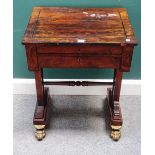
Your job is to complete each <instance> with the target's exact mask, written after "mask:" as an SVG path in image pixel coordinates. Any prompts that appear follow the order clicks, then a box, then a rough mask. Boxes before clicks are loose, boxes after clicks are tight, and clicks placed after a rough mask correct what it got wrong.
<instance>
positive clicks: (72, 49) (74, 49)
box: [37, 45, 122, 55]
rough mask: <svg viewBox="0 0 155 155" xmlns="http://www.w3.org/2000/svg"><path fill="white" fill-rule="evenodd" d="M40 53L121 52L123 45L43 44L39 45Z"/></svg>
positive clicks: (114, 53) (112, 53)
mask: <svg viewBox="0 0 155 155" xmlns="http://www.w3.org/2000/svg"><path fill="white" fill-rule="evenodd" d="M37 52H38V53H57V54H60V53H74V54H105V55H106V54H111V55H116V54H121V53H122V48H121V46H108V45H107V46H105V45H104V46H103V45H90V46H89V45H78V46H73V45H44V46H43V45H42V46H37Z"/></svg>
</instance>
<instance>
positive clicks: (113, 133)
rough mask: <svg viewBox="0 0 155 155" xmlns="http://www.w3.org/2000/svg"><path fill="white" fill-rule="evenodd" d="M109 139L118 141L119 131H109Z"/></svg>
mask: <svg viewBox="0 0 155 155" xmlns="http://www.w3.org/2000/svg"><path fill="white" fill-rule="evenodd" d="M111 137H112V139H113V140H115V141H118V140H119V139H120V137H121V132H120V131H111Z"/></svg>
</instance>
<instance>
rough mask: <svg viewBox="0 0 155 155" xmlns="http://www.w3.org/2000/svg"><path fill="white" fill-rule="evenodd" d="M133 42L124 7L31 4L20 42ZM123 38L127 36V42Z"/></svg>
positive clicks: (133, 38)
mask: <svg viewBox="0 0 155 155" xmlns="http://www.w3.org/2000/svg"><path fill="white" fill-rule="evenodd" d="M80 39H83V40H84V42H85V43H93V44H94V43H102V44H103V43H104V44H106V43H107V44H111V43H112V44H114V43H115V44H121V43H126V44H136V39H135V37H134V33H133V31H132V27H131V24H130V22H129V19H128V15H127V11H126V9H125V8H69V7H67V8H65V7H34V8H33V12H32V16H31V18H30V21H29V25H28V27H27V30H26V33H25V36H24V38H23V43H24V44H26V43H56V44H57V43H69V44H70V43H79V42H78V40H80ZM126 39H130V42H128V41H127V40H126Z"/></svg>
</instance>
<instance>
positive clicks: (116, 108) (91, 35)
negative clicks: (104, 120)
mask: <svg viewBox="0 0 155 155" xmlns="http://www.w3.org/2000/svg"><path fill="white" fill-rule="evenodd" d="M22 43H23V44H24V45H25V48H26V55H27V64H28V69H29V70H30V71H33V72H34V74H35V83H36V92H37V105H36V110H35V114H34V119H33V124H34V126H35V128H36V133H35V135H36V138H37V139H38V140H42V139H43V138H44V137H45V130H44V129H45V126H46V113H47V109H48V102H49V100H48V99H49V95H48V89H47V88H45V87H44V86H45V85H71V86H74V85H77V86H79V85H82V86H89V85H111V86H112V87H111V88H109V89H108V94H107V101H108V107H109V113H110V126H111V130H112V131H111V137H112V138H113V139H114V140H118V139H119V138H120V135H121V132H120V129H121V127H122V115H121V108H120V104H119V98H120V90H121V81H122V76H123V72H129V71H130V67H131V60H132V55H133V50H134V46H135V45H136V44H137V43H136V38H135V36H134V33H133V30H132V26H131V23H130V22H129V18H128V14H127V10H126V9H125V8H69V7H34V8H33V11H32V15H31V17H30V20H29V23H28V26H27V29H26V32H25V35H24V38H23V41H22ZM43 68H111V69H114V77H113V82H93V81H92V82H91V81H68V82H65V81H59V82H51V81H44V77H43ZM90 78H91V77H90Z"/></svg>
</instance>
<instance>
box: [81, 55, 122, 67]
mask: <svg viewBox="0 0 155 155" xmlns="http://www.w3.org/2000/svg"><path fill="white" fill-rule="evenodd" d="M79 62H80V67H84V68H119V65H120V57H112V56H100V57H98V56H94V57H80V58H79Z"/></svg>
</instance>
